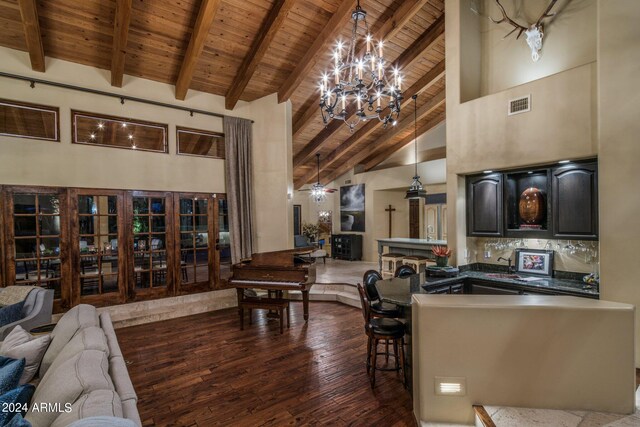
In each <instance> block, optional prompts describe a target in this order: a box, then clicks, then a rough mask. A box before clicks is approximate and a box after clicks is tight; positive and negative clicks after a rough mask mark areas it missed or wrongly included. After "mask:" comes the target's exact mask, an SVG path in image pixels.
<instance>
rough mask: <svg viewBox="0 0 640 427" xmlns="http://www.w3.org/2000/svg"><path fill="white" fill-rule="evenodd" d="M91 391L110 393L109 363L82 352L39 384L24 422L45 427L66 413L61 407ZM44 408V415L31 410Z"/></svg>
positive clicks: (103, 355)
mask: <svg viewBox="0 0 640 427" xmlns="http://www.w3.org/2000/svg"><path fill="white" fill-rule="evenodd" d="M94 390H113V382H112V381H111V378H110V377H109V360H108V358H107V355H106V353H105V352H103V351H98V350H84V351H83V352H81V353H78V354H77V355H75V356H73V357H72V358H71V359H68V360H66V361H64V363H61V364H60V365H59V366H57V367H56V369H55V370H51V373H49V374H48V375H47V376H46V378H43V379H42V381H40V384H38V388H37V389H36V393H35V395H34V396H33V401H32V404H31V410H30V411H29V412H28V413H27V416H26V420H27V421H29V422H30V423H31V424H33V427H45V426H49V425H51V423H53V421H54V420H55V419H56V418H58V416H59V415H60V413H62V412H64V411H65V410H66V409H67V408H66V407H65V404H66V405H69V406H71V404H72V403H73V402H75V401H76V400H77V399H78V397H80V396H81V395H83V394H87V393H90V392H92V391H94ZM47 406H48V408H49V409H48V410H47V411H38V410H34V409H36V408H42V407H47ZM52 407H53V409H52Z"/></svg>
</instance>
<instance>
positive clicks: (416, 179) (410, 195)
mask: <svg viewBox="0 0 640 427" xmlns="http://www.w3.org/2000/svg"><path fill="white" fill-rule="evenodd" d="M411 98H413V129H414V131H413V132H414V139H413V144H414V152H415V158H414V159H415V161H414V165H415V173H414V175H413V182H412V183H411V186H410V187H409V189H408V190H407V194H406V195H405V196H404V198H405V199H420V198H424V199H426V198H427V192H426V191H425V190H424V189H423V188H422V183H421V182H420V176H419V175H418V95H417V94H416V95H413V96H412V97H411Z"/></svg>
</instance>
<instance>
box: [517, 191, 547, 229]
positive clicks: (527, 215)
mask: <svg viewBox="0 0 640 427" xmlns="http://www.w3.org/2000/svg"><path fill="white" fill-rule="evenodd" d="M545 206H546V204H545V201H544V196H543V195H542V192H541V191H540V190H538V189H537V188H536V187H529V188H527V189H526V190H524V191H523V192H522V194H521V195H520V203H519V204H518V213H519V214H520V219H521V220H522V221H523V222H524V223H525V224H527V225H539V224H540V223H541V222H542V220H543V219H544V212H545Z"/></svg>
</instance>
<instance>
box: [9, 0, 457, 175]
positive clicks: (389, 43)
mask: <svg viewBox="0 0 640 427" xmlns="http://www.w3.org/2000/svg"><path fill="white" fill-rule="evenodd" d="M355 3H356V1H355V0H344V1H341V0H262V1H261V0H176V1H172V0H82V1H77V0H40V1H36V0H0V45H3V46H6V47H10V48H13V49H18V50H23V51H28V52H29V55H30V59H31V65H32V68H33V69H34V70H38V71H43V72H46V70H45V60H44V58H45V56H50V57H55V58H59V59H63V60H67V61H71V62H76V63H81V64H85V65H90V66H93V67H98V68H103V69H107V70H111V84H112V85H114V86H121V85H122V79H123V74H128V75H132V76H138V77H142V78H146V79H151V80H156V81H160V82H164V83H170V84H174V85H175V86H176V99H179V100H183V99H185V97H187V96H188V90H189V89H195V90H199V91H203V92H208V93H212V94H216V95H221V96H224V97H225V98H226V102H225V103H226V106H227V108H228V109H233V107H234V106H235V105H236V103H237V101H238V100H243V101H252V100H255V99H258V98H261V97H263V96H266V95H268V94H272V93H274V92H277V93H278V99H279V101H281V102H282V101H286V100H291V103H292V109H293V132H294V138H293V153H294V159H293V165H294V184H295V187H296V188H299V187H301V186H302V185H304V184H306V183H309V182H313V181H315V179H316V172H315V154H316V153H320V155H321V181H322V182H323V183H326V182H329V181H331V180H333V179H335V178H337V177H338V176H340V175H342V174H343V173H345V172H348V171H349V170H350V169H351V168H353V167H354V166H356V165H359V169H361V170H370V169H371V168H373V167H375V166H376V165H377V164H379V163H380V162H382V161H383V160H384V159H386V158H387V157H388V156H389V155H391V154H392V153H393V152H395V151H397V150H399V149H400V148H402V147H404V146H405V145H407V144H408V143H410V142H412V141H413V132H414V127H413V123H414V121H413V112H414V111H413V104H412V102H413V101H412V100H411V96H412V95H413V94H419V96H418V100H417V108H418V112H417V113H418V132H419V134H421V133H424V132H426V131H427V130H429V129H431V128H432V127H434V126H435V125H437V124H438V123H439V122H441V121H442V120H444V114H445V97H444V89H445V81H444V0H361V6H362V7H363V9H365V10H366V11H367V13H368V16H367V21H368V23H369V28H370V30H371V33H372V34H373V36H374V38H375V39H376V40H384V41H385V57H386V59H387V60H388V61H391V62H392V63H394V64H395V65H397V66H398V68H399V69H400V71H401V72H402V74H403V75H404V79H403V81H404V82H405V89H404V98H405V99H404V101H403V109H402V113H401V117H400V120H399V121H398V124H397V125H396V126H395V127H388V128H386V129H383V128H382V126H381V125H380V124H379V123H377V122H374V121H369V122H365V123H364V124H360V125H359V126H358V128H356V130H355V132H353V133H351V132H350V131H349V129H348V128H347V127H346V125H344V124H341V123H340V122H337V121H334V122H330V123H329V125H327V126H325V125H324V124H323V123H322V119H321V116H320V111H319V108H318V102H319V93H318V81H319V77H320V76H321V74H322V73H323V72H325V71H327V69H328V67H329V65H330V61H331V57H330V55H329V53H330V52H331V50H332V47H333V45H334V43H335V42H336V40H337V39H339V38H342V39H343V40H348V39H349V38H350V34H351V11H352V10H353V9H354V7H355ZM441 155H443V154H441Z"/></svg>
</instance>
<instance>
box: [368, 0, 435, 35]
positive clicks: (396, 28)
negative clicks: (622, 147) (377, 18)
mask: <svg viewBox="0 0 640 427" xmlns="http://www.w3.org/2000/svg"><path fill="white" fill-rule="evenodd" d="M427 3H429V0H413V1H403V2H402V4H401V5H400V7H399V8H398V9H397V10H396V11H395V12H394V13H393V15H392V16H391V18H389V19H387V20H386V21H385V23H384V24H382V27H380V29H379V30H378V31H377V33H376V34H377V35H378V36H377V39H378V40H384V41H387V40H389V39H392V38H394V37H395V36H396V34H398V32H400V30H401V29H402V28H403V27H404V26H405V25H407V23H408V22H409V21H410V20H411V18H413V17H414V15H415V14H416V13H418V11H419V10H420V9H422V7H423V6H424V5H425V4H427Z"/></svg>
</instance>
